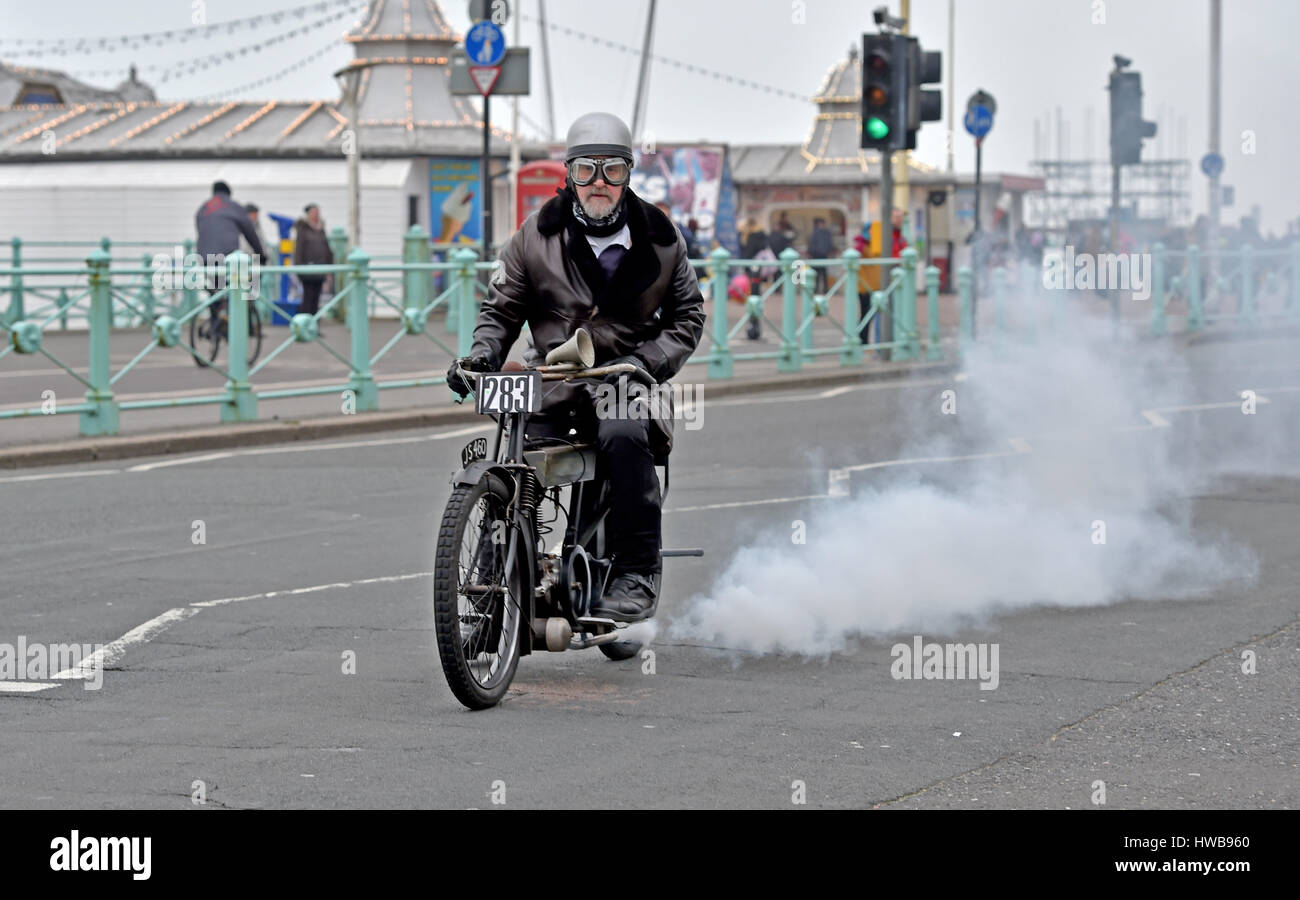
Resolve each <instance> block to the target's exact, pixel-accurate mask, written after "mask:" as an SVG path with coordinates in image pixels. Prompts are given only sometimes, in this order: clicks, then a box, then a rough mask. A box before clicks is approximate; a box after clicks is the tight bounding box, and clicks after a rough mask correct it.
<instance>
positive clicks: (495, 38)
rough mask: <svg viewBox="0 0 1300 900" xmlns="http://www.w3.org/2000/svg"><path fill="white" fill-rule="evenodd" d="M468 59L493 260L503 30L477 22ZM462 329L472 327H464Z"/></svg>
mask: <svg viewBox="0 0 1300 900" xmlns="http://www.w3.org/2000/svg"><path fill="white" fill-rule="evenodd" d="M465 56H466V58H467V59H468V61H469V76H470V80H471V81H473V82H474V85H475V87H477V88H478V90H479V93H481V94H482V95H483V162H482V165H481V166H480V168H481V169H482V176H483V193H482V194H481V196H482V198H483V204H482V206H481V209H482V210H483V255H484V258H485V259H491V258H492V148H491V144H490V141H491V137H492V87H493V85H495V84H496V81H497V79H498V78H499V77H501V61H502V60H504V59H505V58H506V36H505V35H504V34H503V33H502V32H501V28H500V27H499V26H497V25H496V24H494V23H492V22H488V21H480V22H475V23H474V24H473V25H471V26H470V27H469V30H468V31H466V32H465ZM461 327H462V328H466V327H469V326H468V324H467V323H466V324H462V326H461Z"/></svg>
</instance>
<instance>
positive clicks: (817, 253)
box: [808, 219, 835, 294]
mask: <svg viewBox="0 0 1300 900" xmlns="http://www.w3.org/2000/svg"><path fill="white" fill-rule="evenodd" d="M834 252H835V248H834V240H833V239H832V237H831V230H830V229H829V228H827V227H826V220H825V219H813V229H812V236H811V237H810V238H808V258H809V259H830V258H831V254H832V253H834ZM827 280H828V279H827V277H826V269H825V267H823V266H818V267H817V288H816V291H817V293H819V294H825V293H826V283H827Z"/></svg>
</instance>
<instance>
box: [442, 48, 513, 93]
mask: <svg viewBox="0 0 1300 900" xmlns="http://www.w3.org/2000/svg"><path fill="white" fill-rule="evenodd" d="M529 65H530V60H529V52H528V48H527V47H507V48H506V55H505V57H504V58H503V59H502V60H501V64H500V65H499V66H497V68H499V69H500V70H501V75H500V77H498V78H497V80H496V83H495V84H493V85H492V96H494V97H504V96H526V95H528V94H530V93H532V91H531V85H530V79H529V77H528V69H529ZM471 66H472V67H474V68H479V66H478V65H477V64H471V63H470V61H469V59H468V58H466V56H465V51H464V50H462V49H461V48H460V47H457V48H455V49H454V50H452V51H451V62H450V65H449V66H448V68H449V70H450V72H451V79H450V80H449V81H448V82H447V90H448V91H450V92H451V93H453V94H457V95H461V96H469V97H473V96H477V95H479V94H481V93H482V91H480V90H479V87H478V83H477V82H475V80H474V79H473V78H472V77H471V76H470V72H469V70H470V68H471Z"/></svg>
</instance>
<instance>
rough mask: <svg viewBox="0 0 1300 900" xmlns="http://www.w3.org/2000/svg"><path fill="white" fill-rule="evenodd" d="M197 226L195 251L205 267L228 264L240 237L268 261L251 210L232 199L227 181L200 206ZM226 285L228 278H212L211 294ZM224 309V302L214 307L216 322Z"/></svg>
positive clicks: (216, 185)
mask: <svg viewBox="0 0 1300 900" xmlns="http://www.w3.org/2000/svg"><path fill="white" fill-rule="evenodd" d="M194 227H195V228H196V229H197V231H198V241H197V243H196V246H195V250H196V251H197V252H198V254H199V256H200V257H201V258H202V259H203V263H204V265H207V266H221V265H224V263H225V259H226V257H227V256H229V255H230V254H232V253H234V252H235V251H236V250H238V249H239V237H240V235H243V237H244V240H246V241H248V246H250V247H252V248H253V258H254V259H255V260H258V261H262V262H265V261H266V260H267V254H266V248H265V247H263V246H262V239H261V238H260V237H259V236H258V233H257V228H256V227H255V226H254V225H253V221H252V219H250V218H249V216H248V212H247V210H245V209H244V207H242V206H240V205H239V204H238V203H236V202H235V201H234V200H231V199H230V185H228V184H226V183H225V182H224V181H216V182H213V184H212V196H211V197H210V198H208V200H207V202H206V203H204V204H203V205H202V206H200V207H199V211H198V213H196V214H195V216H194ZM224 284H225V278H224V277H223V276H222V275H218V274H209V275H208V278H207V288H208V293H209V294H215V293H216V292H217V291H220V290H221V289H222V288H223V287H224ZM221 306H224V301H220V300H219V301H217V302H216V303H213V304H212V310H211V313H210V315H211V316H212V317H213V319H215V318H216V317H217V314H218V311H219V307H221Z"/></svg>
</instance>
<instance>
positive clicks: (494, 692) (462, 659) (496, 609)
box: [433, 476, 531, 709]
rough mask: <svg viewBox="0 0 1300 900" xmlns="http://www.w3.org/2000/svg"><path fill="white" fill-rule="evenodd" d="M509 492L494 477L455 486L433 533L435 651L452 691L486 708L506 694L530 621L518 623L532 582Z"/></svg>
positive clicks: (525, 546)
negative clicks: (512, 519)
mask: <svg viewBox="0 0 1300 900" xmlns="http://www.w3.org/2000/svg"><path fill="white" fill-rule="evenodd" d="M510 496H511V492H510V491H509V489H508V488H507V487H506V486H505V484H504V483H503V482H502V481H501V480H500V479H498V478H495V477H493V476H488V477H487V478H485V479H483V480H482V481H479V482H477V483H476V484H473V485H458V486H457V487H456V488H455V490H453V491H452V494H451V497H450V498H449V499H448V500H447V508H446V511H445V512H444V513H443V516H442V527H441V528H440V529H439V531H438V547H437V551H436V555H435V560H434V577H433V618H434V629H435V631H436V633H437V639H438V656H439V657H440V658H441V660H442V671H443V674H444V675H445V676H446V677H447V685H448V686H449V687H450V688H451V692H452V693H453V694H455V695H456V699H457V700H459V701H460V702H461V703H463V704H464V705H465V706H467V707H469V708H470V709H487V708H488V707H490V706H495V705H496V704H497V703H499V702H500V701H501V698H502V697H504V696H505V694H506V691H507V690H508V689H509V687H510V682H511V680H512V679H513V678H514V675H515V668H516V667H517V666H518V664H519V653H520V640H521V637H522V635H523V633H524V630H525V629H527V628H528V627H529V625H528V623H526V622H524V621H523V620H524V606H523V601H524V599H525V597H526V593H525V592H526V591H527V590H528V587H527V586H528V584H530V583H531V579H530V578H529V577H528V575H527V574H526V572H527V565H528V552H527V550H528V544H527V539H526V538H525V537H523V536H520V537H519V538H516V539H515V540H513V541H512V540H511V531H512V529H511V523H510V522H509V521H508V519H507V501H508V500H509V498H510ZM512 543H513V544H514V547H515V549H514V553H513V557H512V555H511V553H510V549H511V544H512Z"/></svg>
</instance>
